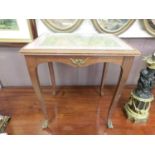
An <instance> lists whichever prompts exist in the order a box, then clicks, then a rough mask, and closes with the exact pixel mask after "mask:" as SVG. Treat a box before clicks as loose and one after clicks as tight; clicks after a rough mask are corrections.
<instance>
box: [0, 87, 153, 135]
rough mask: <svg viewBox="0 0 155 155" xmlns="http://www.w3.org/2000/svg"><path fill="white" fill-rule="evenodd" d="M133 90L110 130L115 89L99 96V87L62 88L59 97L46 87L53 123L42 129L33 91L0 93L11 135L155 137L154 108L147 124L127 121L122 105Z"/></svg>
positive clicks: (125, 93)
mask: <svg viewBox="0 0 155 155" xmlns="http://www.w3.org/2000/svg"><path fill="white" fill-rule="evenodd" d="M133 88H134V87H126V88H125V89H124V91H123V95H122V96H121V98H120V100H119V102H118V105H117V106H116V108H115V111H114V114H113V124H114V125H115V128H113V129H108V128H107V126H106V117H107V112H108V107H109V105H110V101H111V99H112V96H113V93H114V87H107V86H106V87H105V88H104V90H105V91H104V96H100V94H99V87H61V88H58V93H57V95H56V96H52V95H51V91H52V88H50V87H44V88H43V89H42V90H43V95H44V97H45V101H46V103H47V107H48V114H49V117H50V120H51V121H50V123H49V128H48V129H42V128H41V124H42V121H43V120H44V117H43V115H42V111H41V109H40V106H39V102H38V100H37V97H36V95H35V94H34V91H33V89H32V88H3V89H2V90H0V113H1V114H5V115H10V116H11V117H12V118H11V121H10V122H9V124H8V127H7V132H8V134H52V135H55V134H60V135H61V134H65V135H66V134H67V135H68V134H69V135H72V134H78V135H79V134H87V135H90V134H91V135H92V134H93V135H94V134H95V135H96V134H97V135H111V134H155V104H154V102H153V103H152V105H151V109H150V116H149V120H148V121H147V123H143V124H136V123H132V122H130V121H129V120H127V119H126V116H125V114H124V112H123V105H124V104H125V103H126V102H127V101H128V98H129V96H130V92H131V90H132V89H133ZM153 93H155V90H154V91H153Z"/></svg>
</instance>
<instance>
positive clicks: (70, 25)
mask: <svg viewBox="0 0 155 155" xmlns="http://www.w3.org/2000/svg"><path fill="white" fill-rule="evenodd" d="M82 21H83V20H82V19H42V22H43V23H44V24H45V25H46V26H47V27H48V28H49V29H50V30H52V31H54V32H73V31H75V30H76V29H77V28H78V27H79V26H80V25H81V23H82Z"/></svg>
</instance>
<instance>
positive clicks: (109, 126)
mask: <svg viewBox="0 0 155 155" xmlns="http://www.w3.org/2000/svg"><path fill="white" fill-rule="evenodd" d="M108 128H110V129H112V128H113V124H112V121H111V120H108Z"/></svg>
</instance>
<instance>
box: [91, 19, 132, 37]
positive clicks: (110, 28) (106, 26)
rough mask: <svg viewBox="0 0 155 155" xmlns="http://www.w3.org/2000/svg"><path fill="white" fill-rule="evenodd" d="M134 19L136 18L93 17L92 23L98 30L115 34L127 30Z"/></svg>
mask: <svg viewBox="0 0 155 155" xmlns="http://www.w3.org/2000/svg"><path fill="white" fill-rule="evenodd" d="M134 21H135V20H134V19H92V23H93V25H94V27H95V29H96V30H97V31H98V32H105V33H112V34H115V35H119V34H121V33H123V32H125V31H126V30H127V29H128V28H129V27H130V26H131V25H132V24H133V23H134Z"/></svg>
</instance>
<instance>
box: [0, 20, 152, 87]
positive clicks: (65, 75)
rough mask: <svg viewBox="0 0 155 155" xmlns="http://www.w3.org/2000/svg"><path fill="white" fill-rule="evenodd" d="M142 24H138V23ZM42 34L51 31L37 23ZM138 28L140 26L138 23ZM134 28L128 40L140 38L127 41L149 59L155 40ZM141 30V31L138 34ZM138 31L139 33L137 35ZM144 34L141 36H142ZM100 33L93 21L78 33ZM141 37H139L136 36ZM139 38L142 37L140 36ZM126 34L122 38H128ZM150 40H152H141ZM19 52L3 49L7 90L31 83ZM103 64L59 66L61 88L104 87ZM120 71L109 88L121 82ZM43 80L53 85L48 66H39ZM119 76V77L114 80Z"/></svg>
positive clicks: (1, 68)
mask: <svg viewBox="0 0 155 155" xmlns="http://www.w3.org/2000/svg"><path fill="white" fill-rule="evenodd" d="M137 22H138V21H137ZM37 24H38V32H39V34H42V33H44V32H47V31H48V29H47V28H46V27H45V26H44V25H43V24H42V23H41V21H40V20H37ZM135 24H136V25H137V24H138V23H135ZM136 25H135V27H134V28H133V27H131V28H132V30H130V29H129V30H130V33H129V32H127V33H128V36H129V35H130V37H131V36H132V37H136V38H134V39H124V40H125V41H127V42H128V43H129V44H130V45H132V46H133V47H135V48H137V49H139V50H140V51H141V52H142V56H144V55H148V54H150V53H152V52H154V51H155V39H154V38H151V37H150V36H149V35H148V34H147V33H146V32H145V31H143V30H142V29H140V30H139V29H138V28H137V26H136ZM133 26H134V25H133ZM137 29H138V30H137ZM136 30H137V31H136ZM139 31H141V32H139ZM86 32H87V33H88V32H89V33H97V32H96V31H95V29H94V28H93V26H92V24H91V23H90V21H88V20H86V21H85V22H84V23H83V24H82V25H81V27H80V29H79V30H78V31H76V32H75V33H86ZM136 32H137V33H136ZM136 34H137V35H136ZM138 34H139V35H138ZM126 35H127V34H124V36H122V37H126ZM137 36H139V37H142V36H143V37H148V38H137ZM18 51H19V48H5V47H0V80H1V81H2V83H3V85H4V86H29V85H31V81H30V79H29V75H28V71H27V68H26V64H25V60H24V57H23V56H22V55H21V54H19V52H18ZM142 56H141V57H137V58H136V59H135V61H134V64H133V67H132V70H131V72H130V76H129V78H128V84H136V83H137V80H138V77H139V71H140V69H141V68H143V67H144V66H145V64H144V63H143V61H142V60H141V59H142ZM102 67H103V65H102V64H96V65H93V66H89V67H87V68H78V69H76V68H72V67H70V66H67V65H64V64H59V63H55V65H54V68H55V74H56V82H57V84H58V85H97V84H99V83H100V78H101V73H102ZM118 73H119V67H118V66H116V65H113V64H111V65H110V69H109V74H108V79H107V84H115V83H116V81H117V79H118ZM39 75H40V80H41V83H42V84H43V85H49V84H50V80H49V75H48V68H47V65H46V64H43V65H40V66H39ZM113 75H115V76H113Z"/></svg>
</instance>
